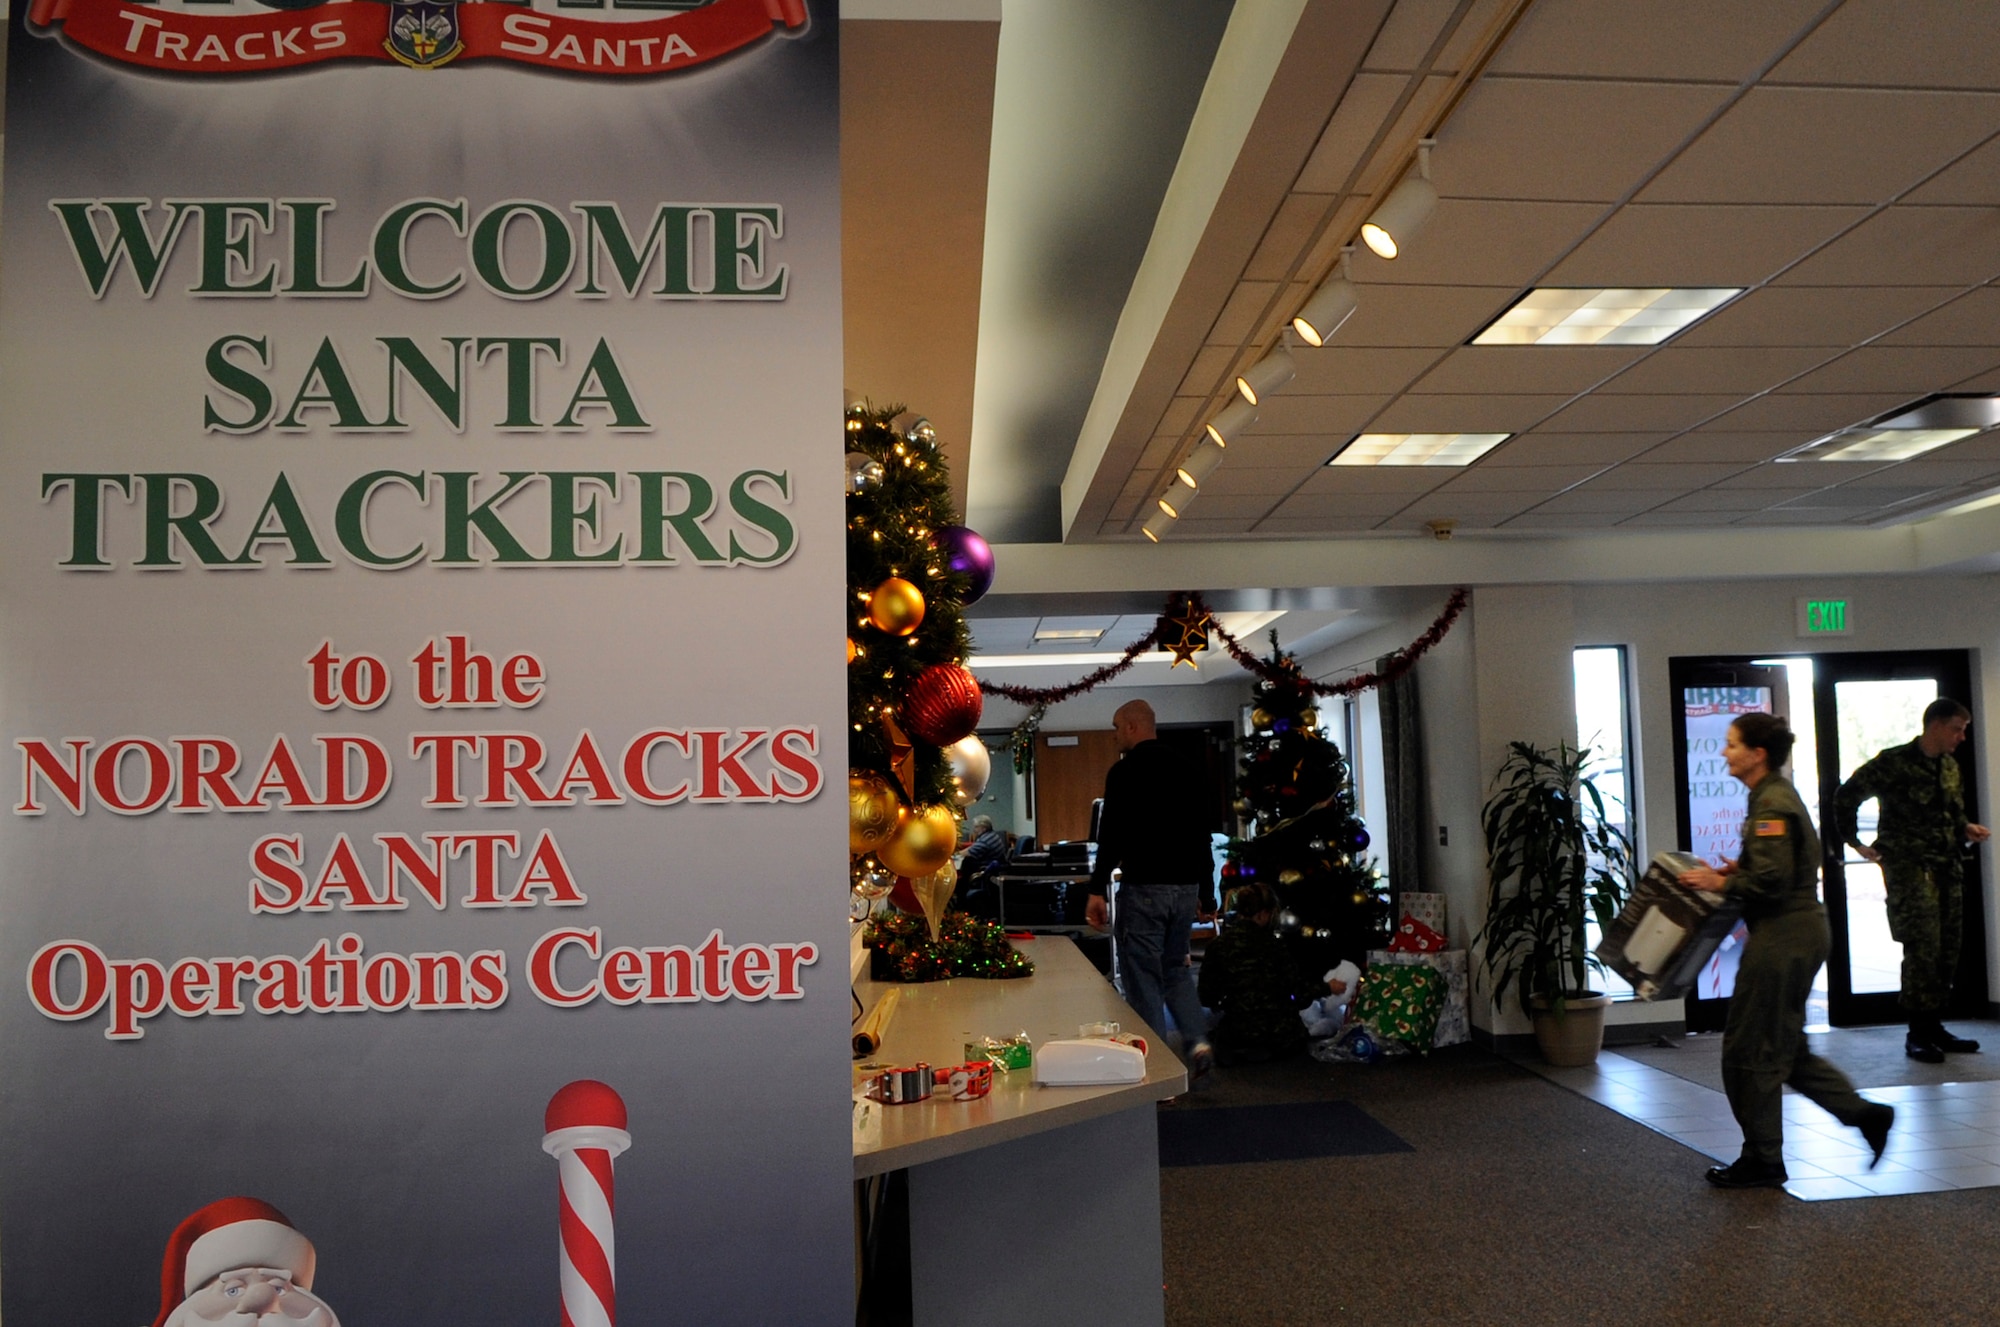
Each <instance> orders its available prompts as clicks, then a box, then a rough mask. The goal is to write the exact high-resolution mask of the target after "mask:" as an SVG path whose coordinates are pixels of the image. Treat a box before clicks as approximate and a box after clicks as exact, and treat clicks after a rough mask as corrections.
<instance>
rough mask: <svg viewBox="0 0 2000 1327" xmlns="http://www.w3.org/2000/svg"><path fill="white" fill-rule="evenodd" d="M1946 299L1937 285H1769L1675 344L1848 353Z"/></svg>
mask: <svg viewBox="0 0 2000 1327" xmlns="http://www.w3.org/2000/svg"><path fill="white" fill-rule="evenodd" d="M1849 275H1850V276H1852V275H1853V273H1852V272H1850V274H1849ZM1946 298H1948V295H1947V293H1946V292H1945V291H1942V290H1939V289H1937V288H1936V287H1934V286H1839V287H1828V286H1766V287H1764V288H1763V289H1762V290H1753V291H1750V292H1749V293H1748V294H1745V295H1741V296H1738V297H1737V298H1736V299H1735V300H1733V301H1731V302H1730V303H1729V304H1727V305H1725V306H1724V307H1722V308H1720V309H1717V310H1716V311H1715V312H1714V313H1712V314H1710V315H1709V316H1708V317H1706V318H1704V319H1702V320H1701V321H1700V322H1698V323H1696V324H1695V325H1694V326H1693V327H1690V328H1689V329H1688V330H1687V331H1685V332H1683V333H1681V334H1680V335H1679V336H1678V337H1676V338H1674V344H1675V345H1676V346H1837V347H1841V348H1845V347H1847V346H1854V345H1859V344H1861V343H1862V342H1863V341H1866V340H1869V339H1870V338H1871V337H1875V336H1879V335H1880V334H1881V333H1883V332H1885V331H1887V330H1888V329H1889V328H1891V327H1895V326H1897V325H1898V324H1900V323H1904V322H1907V321H1908V320H1910V319H1911V318H1915V317H1917V316H1919V315H1920V314H1922V313H1924V312H1926V311H1928V310H1930V309H1933V308H1935V307H1937V305H1938V303H1939V302H1940V301H1941V300H1943V299H1946Z"/></svg>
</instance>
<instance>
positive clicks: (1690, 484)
mask: <svg viewBox="0 0 2000 1327" xmlns="http://www.w3.org/2000/svg"><path fill="white" fill-rule="evenodd" d="M1742 469H1743V467H1742V466H1740V465H1729V464H1726V463H1722V462H1716V463H1713V464H1708V463H1696V462H1679V463H1674V462H1663V463H1660V464H1648V463H1646V462H1644V461H1627V462H1626V463H1625V464H1623V465H1621V466H1619V467H1617V468H1616V469H1614V470H1611V471H1609V472H1607V473H1605V474H1601V475H1599V476H1598V477H1597V478H1595V479H1593V480H1591V481H1590V487H1591V488H1592V489H1593V490H1599V491H1606V492H1609V491H1614V490H1625V491H1628V492H1630V491H1645V492H1653V493H1658V494H1660V495H1661V496H1662V497H1671V496H1674V495H1677V494H1681V493H1686V492H1688V491H1689V490H1691V489H1697V488H1706V487H1707V486H1708V485H1710V484H1714V483H1718V482H1720V481H1721V480H1724V479H1727V478H1729V477H1730V476H1731V475H1733V474H1737V473H1739V472H1740V471H1741V470H1742Z"/></svg>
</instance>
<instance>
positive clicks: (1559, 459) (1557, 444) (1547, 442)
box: [1479, 433, 1673, 470]
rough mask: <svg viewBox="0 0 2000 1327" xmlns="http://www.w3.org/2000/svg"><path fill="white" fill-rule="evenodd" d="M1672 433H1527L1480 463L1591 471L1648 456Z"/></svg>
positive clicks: (1485, 464)
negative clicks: (1555, 466) (1583, 467)
mask: <svg viewBox="0 0 2000 1327" xmlns="http://www.w3.org/2000/svg"><path fill="white" fill-rule="evenodd" d="M1672 436H1673V435H1672V434H1671V433H1526V434H1522V435H1520V436H1517V437H1513V438H1509V439H1508V440H1507V441H1505V442H1503V443H1501V444H1500V445H1499V446H1498V447H1495V448H1494V449H1493V450H1492V451H1490V452H1488V453H1487V454H1486V455H1485V456H1483V457H1481V458H1480V460H1479V465H1480V468H1481V469H1497V468H1505V467H1512V466H1517V465H1523V466H1544V465H1584V466H1589V467H1591V468H1592V469H1593V470H1596V469H1602V468H1603V467H1604V466H1607V465H1616V464H1618V463H1619V462H1620V461H1629V460H1631V459H1632V458H1633V457H1634V456H1638V455H1640V454H1641V453H1650V452H1651V450H1652V449H1653V448H1654V447H1656V446H1658V445H1659V444H1660V443H1662V442H1664V441H1666V440H1667V439H1668V438H1670V437H1672Z"/></svg>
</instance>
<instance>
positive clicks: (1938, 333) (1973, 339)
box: [1876, 286, 2000, 346]
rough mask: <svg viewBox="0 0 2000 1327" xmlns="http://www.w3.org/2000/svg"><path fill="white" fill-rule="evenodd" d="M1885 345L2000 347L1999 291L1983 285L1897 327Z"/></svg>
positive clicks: (1883, 339)
mask: <svg viewBox="0 0 2000 1327" xmlns="http://www.w3.org/2000/svg"><path fill="white" fill-rule="evenodd" d="M1876 344H1878V345H1885V346H2000V290H1997V289H1994V288H1992V287H1990V286H1989V287H1985V288H1982V289H1980V290H1975V291H1972V292H1970V293H1968V294H1965V295H1961V296H1959V297H1958V298H1957V299H1954V300H1952V301H1951V302H1950V303H1949V304H1946V305H1945V306H1944V307H1942V308H1940V309H1938V310H1936V311H1935V312H1933V313H1927V314H1925V315H1924V316H1923V317H1921V318H1918V319H1916V320H1915V321H1913V322H1911V323H1908V324H1906V325H1905V326H1902V327H1899V328H1897V329H1896V330H1895V331H1893V332H1891V333H1889V334H1888V335H1887V336H1885V337H1883V338H1882V339H1881V340H1880V341H1879V342H1877V343H1876Z"/></svg>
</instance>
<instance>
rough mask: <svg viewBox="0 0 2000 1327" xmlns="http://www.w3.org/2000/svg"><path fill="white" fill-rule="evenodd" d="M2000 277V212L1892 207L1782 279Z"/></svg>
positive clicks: (1916, 282) (1973, 280)
mask: <svg viewBox="0 0 2000 1327" xmlns="http://www.w3.org/2000/svg"><path fill="white" fill-rule="evenodd" d="M1995 276H2000V212H1996V211H1995V210H1994V209H1993V208H1990V207H1891V208H1886V209H1884V210H1883V211H1882V212H1880V213H1879V214H1877V215H1876V216H1874V217H1871V218H1870V219H1869V220H1867V221H1864V222H1862V223H1861V224H1860V225H1859V226H1856V227H1855V228H1854V229H1853V230H1851V231H1849V232H1848V233H1847V234H1845V235H1843V236H1841V237H1840V238H1839V239H1837V240H1835V241H1834V242H1833V243H1832V244H1829V245H1828V246H1827V247H1826V248H1824V249H1821V250H1820V251H1819V252H1818V253H1816V254H1814V255H1813V256H1812V257H1811V258H1808V259H1806V261H1804V262H1803V263H1800V264H1799V265H1798V266H1797V267H1795V268H1793V269H1792V270H1791V271H1789V272H1787V273H1785V274H1784V275H1783V276H1782V277H1779V278H1778V281H1777V284H1779V285H1785V286H1843V285H1846V284H1848V283H1849V282H1852V281H1854V280H1856V279H1857V278H1859V279H1863V280H1867V281H1873V282H1880V283H1881V284H1884V285H1896V286H1972V285H1979V284H1983V283H1984V282H1987V281H1989V280H1991V279H1992V278H1993V277H1995Z"/></svg>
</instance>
